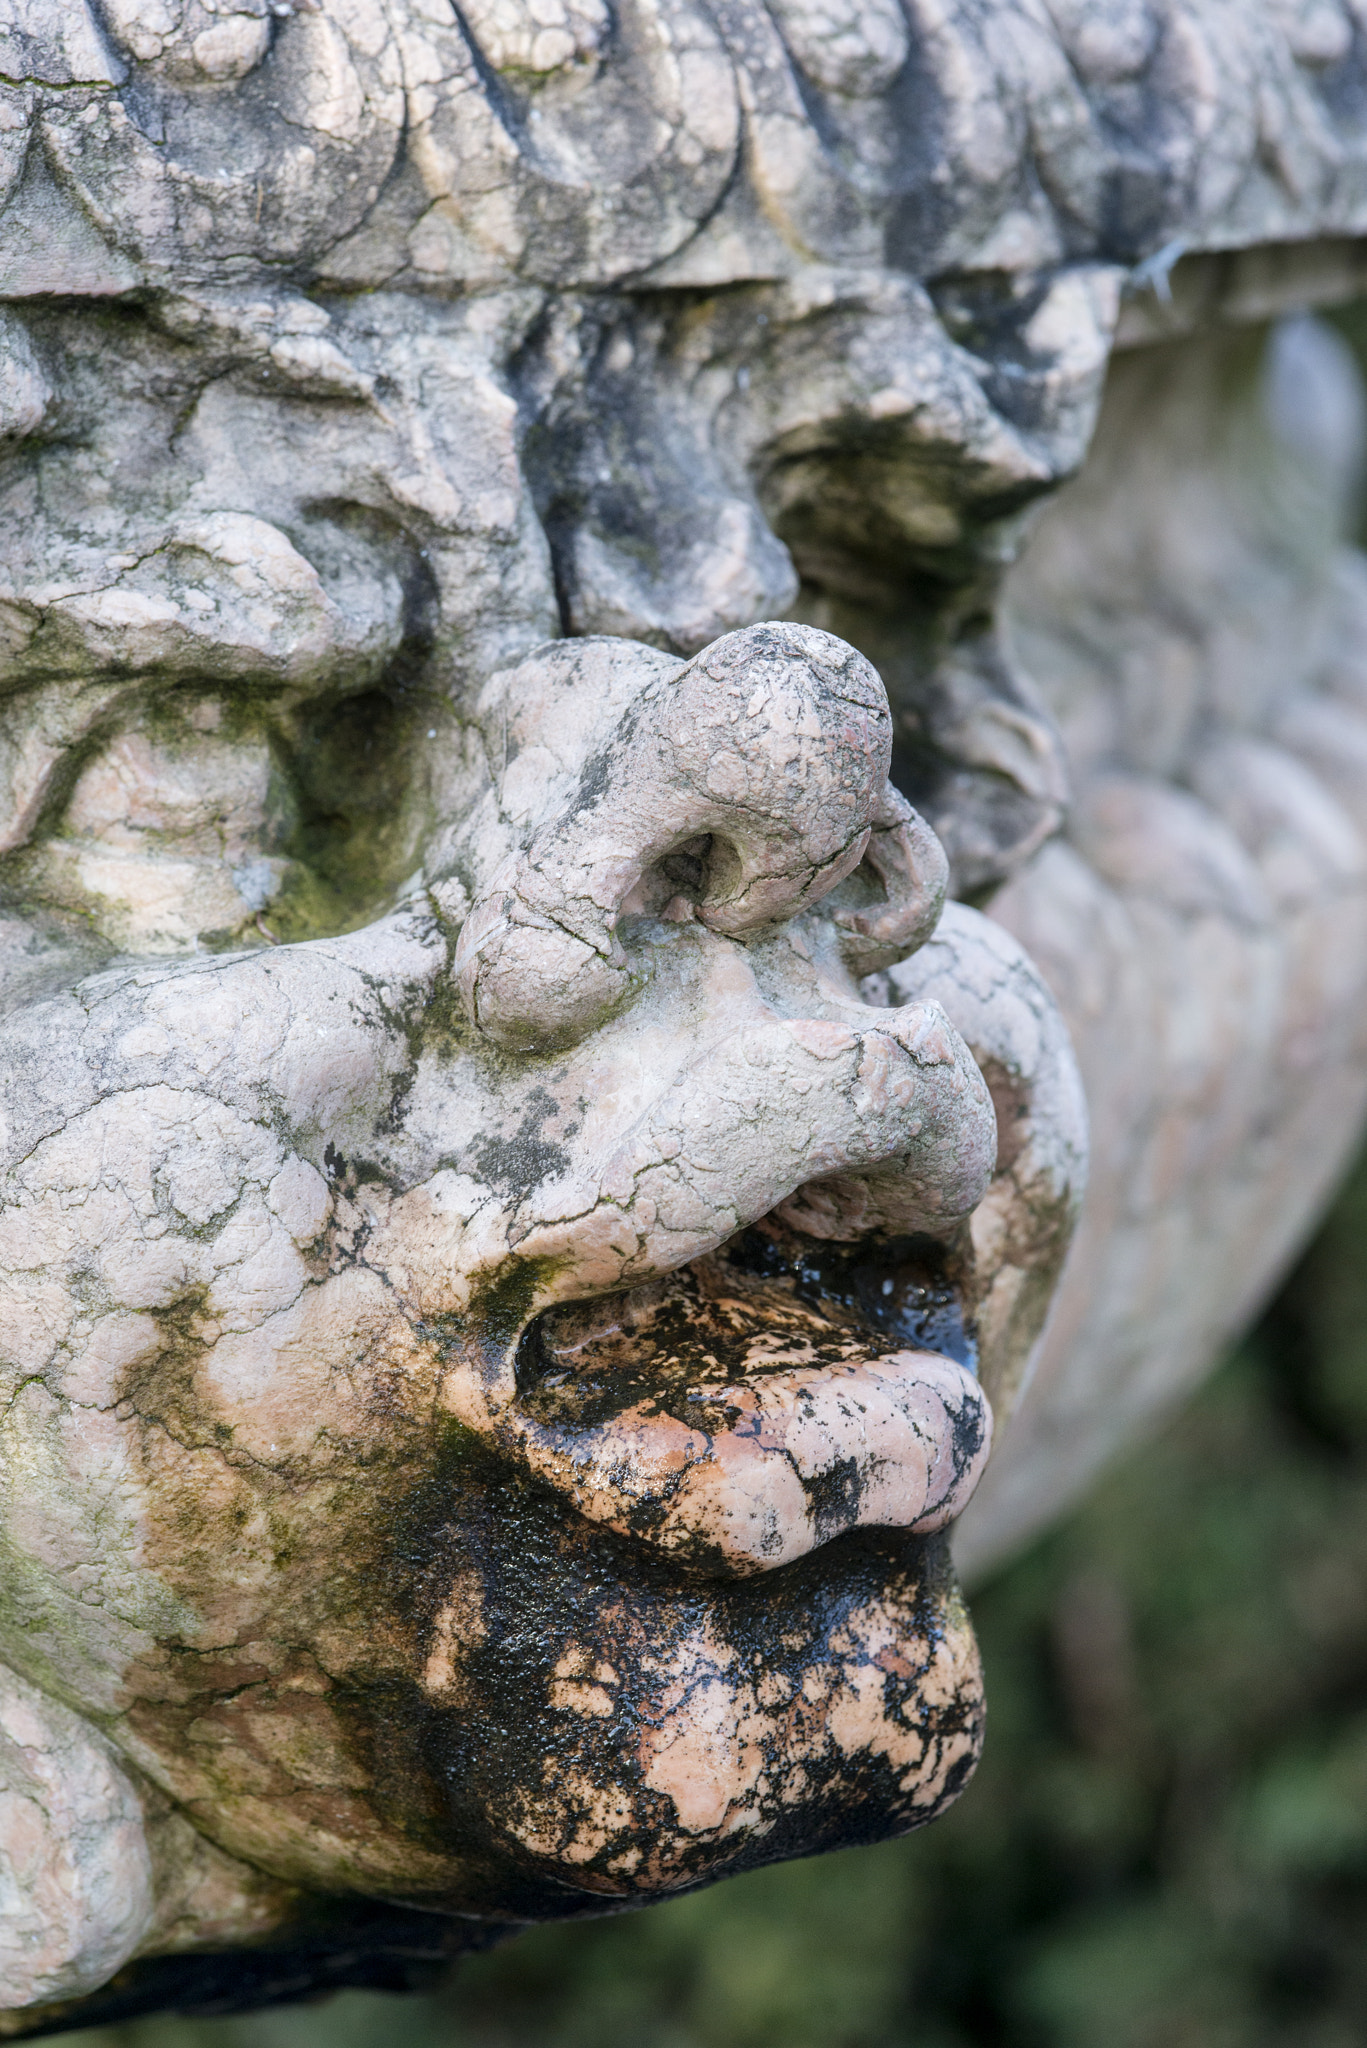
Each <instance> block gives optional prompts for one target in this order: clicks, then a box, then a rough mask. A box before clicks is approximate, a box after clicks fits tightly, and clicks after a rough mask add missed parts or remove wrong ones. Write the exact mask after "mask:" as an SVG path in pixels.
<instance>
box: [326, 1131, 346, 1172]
mask: <svg viewBox="0 0 1367 2048" xmlns="http://www.w3.org/2000/svg"><path fill="white" fill-rule="evenodd" d="M323 1165H324V1166H325V1167H326V1169H327V1172H328V1175H329V1177H330V1178H331V1179H332V1180H345V1178H346V1158H345V1155H344V1154H343V1153H341V1152H339V1151H338V1150H337V1147H336V1146H335V1145H334V1144H333V1142H332V1140H331V1138H329V1139H328V1141H327V1146H326V1148H325V1149H324V1152H323Z"/></svg>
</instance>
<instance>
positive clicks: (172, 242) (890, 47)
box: [0, 0, 1363, 292]
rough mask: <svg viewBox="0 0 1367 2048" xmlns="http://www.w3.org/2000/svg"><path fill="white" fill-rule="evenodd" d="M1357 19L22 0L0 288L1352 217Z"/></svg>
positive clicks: (1225, 227) (627, 261)
mask: <svg viewBox="0 0 1367 2048" xmlns="http://www.w3.org/2000/svg"><path fill="white" fill-rule="evenodd" d="M1359 40H1360V29H1359V25H1358V20H1357V11H1356V9H1355V8H1354V6H1353V5H1352V4H1350V0H1342V4H1330V5H1327V6H1320V7H1316V8H1312V9H1306V8H1302V7H1299V6H1296V5H1294V4H1284V5H1279V6H1277V7H1275V8H1274V7H1269V8H1266V9H1261V10H1258V11H1257V13H1256V14H1255V15H1254V16H1252V17H1249V16H1248V15H1247V14H1246V12H1245V11H1244V10H1230V9H1228V8H1226V7H1222V6H1218V5H1215V4H1213V0H1159V4H1150V0H1110V4H1107V5H1104V6H1095V5H1082V4H1079V0H1050V4H1048V5H1047V6H1039V5H1030V4H1028V0H1001V4H997V5H993V6H987V7H971V6H959V7H953V8H944V7H940V6H931V5H927V4H925V0H907V4H904V5H903V4H899V0H771V4H770V5H767V6H766V5H762V4H760V0H717V4H714V5H710V6H705V5H702V4H700V0H619V4H618V5H616V6H609V5H608V0H554V4H552V5H550V6H548V7H542V8H539V9H538V10H537V11H536V15H535V18H534V19H533V17H532V16H531V15H530V14H528V13H527V12H526V11H525V10H524V9H522V8H520V7H517V6H513V5H509V4H507V0H473V4H471V5H469V6H466V7H464V8H462V9H460V10H457V9H456V8H455V7H454V6H451V5H449V4H448V0H435V4H432V0H99V4H98V5H97V4H94V0H73V4H72V5H70V6H64V7H62V8H47V7H44V6H40V5H35V4H34V0H26V4H24V5H21V6H20V8H19V10H18V14H17V18H16V17H14V16H13V15H12V16H11V22H10V25H9V27H8V28H5V29H0V71H2V72H3V75H4V76H5V77H6V79H8V80H10V81H13V83H12V84H9V85H8V86H7V87H6V92H5V101H4V104H5V107H6V113H7V119H6V122H5V126H4V128H3V130H2V131H0V134H3V143H0V195H3V196H5V197H7V198H8V202H9V208H10V210H11V232H10V233H9V234H8V235H7V237H6V258H5V265H4V279H3V285H4V289H6V290H9V291H19V292H25V291H44V290H51V289H54V288H55V289H57V290H60V291H62V292H70V291H72V290H78V291H79V290H87V291H95V292H107V291H111V290H120V289H126V288H128V287H130V286H132V285H133V284H135V283H149V282H157V281H161V280H164V279H166V278H167V277H168V276H169V277H173V278H175V279H177V280H183V279H184V277H185V276H186V275H187V273H192V274H194V275H197V276H199V277H200V278H201V279H203V280H204V281H206V282H207V281H210V280H211V279H213V278H215V277H219V278H222V277H223V276H224V275H225V274H226V272H227V271H228V270H230V269H231V270H232V271H233V272H234V273H236V274H237V275H238V276H242V275H250V274H251V271H252V270H253V269H254V268H256V269H259V268H260V267H263V266H270V267H272V268H273V269H278V267H279V266H280V265H282V264H284V265H288V266H291V267H293V268H295V269H296V270H297V271H298V272H301V273H302V274H305V275H308V276H311V277H312V278H313V279H315V280H317V281H322V280H324V279H328V280H331V281H333V282H335V283H336V284H339V285H344V286H352V287H354V286H372V287H374V286H379V285H386V286H389V287H395V286H397V287H400V288H404V289H408V288H417V289H429V288H433V287H437V288H445V287H449V286H450V285H452V284H459V285H460V286H462V287H465V288H471V287H486V286H489V285H492V284H507V283H510V282H512V281H514V280H519V281H524V282H531V283H536V284H541V285H550V286H554V287H558V288H562V289H563V288H573V289H579V290H583V289H594V288H599V287H602V286H605V285H614V284H620V283H622V282H624V281H626V280H631V281H633V282H637V281H640V280H643V279H644V280H648V281H649V282H651V283H652V284H659V285H666V286H670V285H673V286H677V285H699V286H704V287H712V286H716V285H720V284H727V283H734V282H736V281H739V280H743V279H748V278H756V277H775V276H791V275H793V274H794V273H795V272H796V271H798V270H799V269H801V268H803V267H804V266H805V265H807V264H810V263H812V262H817V263H828V264H837V265H839V266H841V267H844V268H861V267H862V268H869V267H878V266H881V265H882V264H884V263H890V264H891V265H892V266H894V267H895V268H897V269H898V270H901V271H905V272H910V273H914V274H916V275H919V276H922V277H938V276H942V275H945V274H947V273H951V272H964V271H971V272H977V273H986V272H1010V273H1022V272H1029V271H1032V270H1040V269H1043V268H1047V267H1052V266H1056V265H1058V264H1060V263H1062V262H1067V261H1076V260H1079V259H1081V260H1102V261H1113V262H1121V263H1125V264H1133V263H1135V262H1136V261H1138V260H1139V259H1141V258H1143V257H1145V256H1148V255H1151V254H1152V253H1153V252H1155V251H1156V250H1158V249H1159V248H1160V247H1161V246H1162V245H1163V244H1164V243H1165V242H1167V241H1169V240H1171V239H1172V238H1173V237H1175V236H1181V237H1182V238H1183V241H1184V244H1185V245H1186V246H1189V247H1200V246H1228V245H1229V243H1230V242H1231V241H1234V242H1237V241H1239V240H1241V239H1245V238H1246V235H1247V227H1248V223H1249V222H1250V221H1252V220H1255V219H1256V222H1257V228H1258V233H1259V237H1260V239H1271V238H1274V237H1277V236H1283V237H1287V238H1290V237H1293V236H1295V235H1296V234H1297V233H1304V232H1306V231H1307V230H1308V229H1310V228H1313V229H1316V230H1318V231H1319V232H1321V233H1323V232H1325V231H1326V230H1329V229H1331V228H1333V227H1334V226H1338V227H1340V228H1341V229H1348V228H1350V227H1351V226H1352V225H1353V224H1354V221H1355V219H1356V215H1357V213H1358V211H1360V208H1361V205H1362V175H1363V162H1362V140H1361V136H1360V134H1357V135H1355V134H1354V133H1353V132H1352V130H1351V128H1350V125H1349V123H1350V121H1351V111H1350V109H1351V104H1352V86H1353V82H1354V80H1355V78H1356V76H1357V73H1358V71H1359V69H1360V67H1361V63H1362V57H1361V51H1360V47H1359ZM1331 192H1332V197H1330V194H1331ZM59 195H60V196H59ZM1331 215H1332V216H1333V217H1332V219H1331V218H1330V216H1331ZM39 223H41V226H42V232H41V234H36V235H35V234H32V233H31V232H30V233H25V229H26V228H27V229H29V230H32V229H33V228H34V227H35V226H37V225H38V224H39ZM1241 228H1242V230H1243V233H1242V234H1241V233H1240V230H1241Z"/></svg>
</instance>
